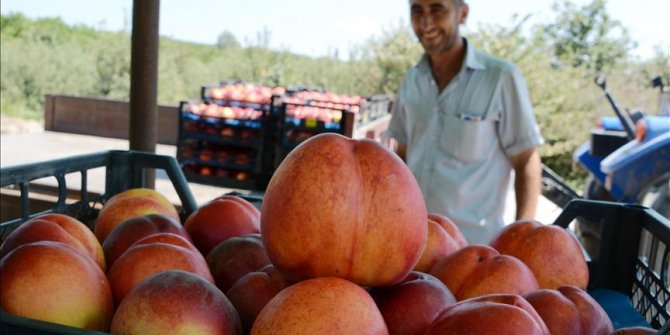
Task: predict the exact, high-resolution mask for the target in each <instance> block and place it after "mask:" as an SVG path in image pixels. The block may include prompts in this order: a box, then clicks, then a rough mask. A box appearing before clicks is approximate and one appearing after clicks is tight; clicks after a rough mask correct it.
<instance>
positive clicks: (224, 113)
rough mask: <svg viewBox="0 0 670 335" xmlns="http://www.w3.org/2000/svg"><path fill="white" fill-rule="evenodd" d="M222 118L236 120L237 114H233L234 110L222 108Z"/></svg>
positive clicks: (226, 107)
mask: <svg viewBox="0 0 670 335" xmlns="http://www.w3.org/2000/svg"><path fill="white" fill-rule="evenodd" d="M221 117H223V118H226V119H234V118H235V112H233V109H232V108H230V107H228V106H225V107H223V108H221Z"/></svg>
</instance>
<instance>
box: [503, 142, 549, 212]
mask: <svg viewBox="0 0 670 335" xmlns="http://www.w3.org/2000/svg"><path fill="white" fill-rule="evenodd" d="M510 162H511V163H512V168H514V176H515V177H514V193H515V195H516V219H517V220H521V219H526V220H532V219H535V214H536V212H537V204H538V201H539V198H540V191H541V185H542V184H541V183H542V180H541V178H542V164H541V160H540V154H539V153H538V152H537V149H535V148H532V149H528V150H525V151H523V152H521V153H519V154H518V155H516V156H514V157H511V158H510Z"/></svg>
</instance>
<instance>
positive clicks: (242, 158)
mask: <svg viewBox="0 0 670 335" xmlns="http://www.w3.org/2000/svg"><path fill="white" fill-rule="evenodd" d="M250 160H251V158H250V156H249V154H248V153H238V154H237V155H235V164H237V165H247V164H249V161H250Z"/></svg>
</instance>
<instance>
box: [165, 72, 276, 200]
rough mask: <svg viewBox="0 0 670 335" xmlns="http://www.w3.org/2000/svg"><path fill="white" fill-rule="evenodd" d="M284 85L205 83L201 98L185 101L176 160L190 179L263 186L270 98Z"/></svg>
mask: <svg viewBox="0 0 670 335" xmlns="http://www.w3.org/2000/svg"><path fill="white" fill-rule="evenodd" d="M281 93H283V89H282V88H280V87H279V88H269V87H265V86H259V85H253V84H249V83H242V82H221V83H218V84H216V85H210V86H204V87H202V90H201V95H202V97H201V98H202V99H201V100H200V101H182V102H181V103H180V112H179V138H178V141H177V142H178V144H177V158H178V160H179V163H180V164H181V166H182V168H183V171H184V173H185V174H186V177H187V178H188V179H189V180H191V181H196V182H201V183H205V184H213V185H219V186H224V187H231V188H238V189H250V190H253V189H261V188H263V187H264V186H263V185H264V183H265V182H266V180H267V176H265V174H264V171H265V169H263V155H264V150H263V148H264V146H265V142H266V140H267V135H268V134H267V129H268V128H269V124H268V123H269V120H270V116H271V113H272V102H273V99H275V98H276V97H277V96H278V94H281Z"/></svg>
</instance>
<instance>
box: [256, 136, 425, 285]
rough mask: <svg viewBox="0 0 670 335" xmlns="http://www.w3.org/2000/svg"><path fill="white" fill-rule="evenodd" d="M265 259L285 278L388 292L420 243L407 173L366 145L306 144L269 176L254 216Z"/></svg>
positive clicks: (420, 202)
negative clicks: (335, 280)
mask: <svg viewBox="0 0 670 335" xmlns="http://www.w3.org/2000/svg"><path fill="white" fill-rule="evenodd" d="M261 214H262V215H261V236H262V238H263V243H264V244H265V247H266V250H267V252H268V256H269V257H270V259H271V260H272V263H273V264H274V265H275V267H277V269H278V270H279V271H280V272H282V273H283V274H284V275H285V276H286V277H287V278H289V279H291V280H294V281H299V280H303V279H307V278H316V277H327V276H333V277H340V278H344V279H348V280H351V281H353V282H355V283H357V284H360V285H363V286H382V285H393V284H395V283H398V282H400V281H402V280H403V279H404V278H405V277H406V276H407V275H408V274H409V273H410V272H411V271H412V269H413V268H414V266H415V265H416V263H417V262H418V260H419V258H420V257H421V253H422V252H423V250H424V248H425V245H426V239H427V236H428V226H427V225H426V216H427V213H426V205H425V202H424V199H423V195H422V194H421V190H420V189H419V186H418V184H417V182H416V179H415V178H414V176H413V175H412V172H411V171H410V170H409V168H408V167H407V165H405V163H404V162H403V161H402V160H401V159H400V158H399V157H398V156H397V155H396V154H394V153H393V152H391V151H389V150H388V149H386V148H385V147H383V146H382V145H381V144H379V143H378V142H375V141H373V140H366V139H363V140H353V139H350V138H347V137H345V136H342V135H339V134H335V133H324V134H319V135H316V136H313V137H310V138H309V139H307V140H306V141H304V142H302V143H301V144H300V145H299V146H298V147H296V148H295V149H293V150H292V151H291V152H290V153H289V155H288V156H287V157H286V158H285V159H284V160H283V161H282V163H281V164H280V166H279V167H278V168H277V169H276V171H275V173H274V174H273V175H272V178H271V180H270V183H269V185H268V187H267V189H266V192H265V195H264V200H263V205H262V209H261Z"/></svg>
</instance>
